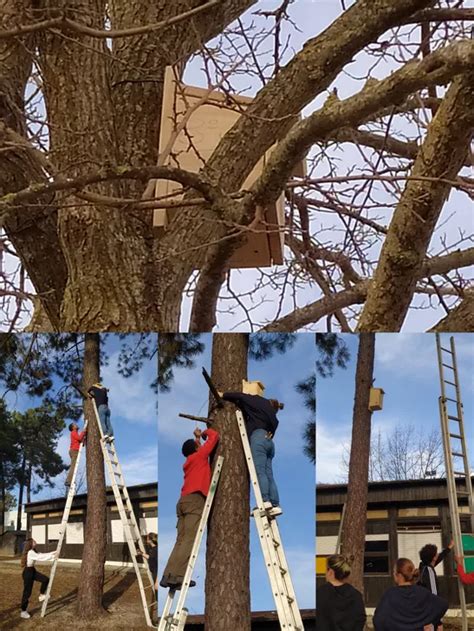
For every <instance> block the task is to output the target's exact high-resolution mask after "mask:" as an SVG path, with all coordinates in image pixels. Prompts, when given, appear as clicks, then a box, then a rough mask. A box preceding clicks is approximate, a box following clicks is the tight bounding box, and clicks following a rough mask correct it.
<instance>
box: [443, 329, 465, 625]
mask: <svg viewBox="0 0 474 631" xmlns="http://www.w3.org/2000/svg"><path fill="white" fill-rule="evenodd" d="M449 342H450V346H449V348H446V347H444V346H442V342H441V336H440V334H439V333H436V350H437V354H438V368H439V379H440V386H441V396H440V397H439V412H440V420H441V432H442V436H443V449H444V460H445V466H446V480H447V486H448V499H449V513H450V519H451V529H452V533H453V540H454V547H455V550H456V552H457V553H458V554H462V551H463V548H462V536H461V535H462V533H461V517H460V515H461V506H460V499H461V497H462V498H465V497H467V499H468V505H469V513H470V519H471V532H472V533H474V498H473V495H472V483H471V475H470V469H469V458H468V453H467V443H466V436H465V432H464V415H463V405H462V401H461V387H460V384H459V375H458V367H457V362H456V349H455V345H454V337H452V336H451V337H450V339H449ZM446 373H447V374H446ZM456 478H458V479H459V478H461V479H462V481H463V482H464V484H465V486H464V489H462V490H461V489H459V488H458V486H457V485H456ZM458 588H459V602H460V606H461V612H462V631H468V620H467V604H466V592H465V589H464V585H463V583H462V582H461V580H460V579H459V577H458Z"/></svg>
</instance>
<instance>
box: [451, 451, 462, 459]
mask: <svg viewBox="0 0 474 631" xmlns="http://www.w3.org/2000/svg"><path fill="white" fill-rule="evenodd" d="M451 455H452V456H457V457H458V458H464V454H462V453H459V451H452V452H451Z"/></svg>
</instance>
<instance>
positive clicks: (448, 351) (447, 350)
mask: <svg viewBox="0 0 474 631" xmlns="http://www.w3.org/2000/svg"><path fill="white" fill-rule="evenodd" d="M440 349H441V350H442V351H444V352H445V353H449V354H450V355H452V354H453V351H450V350H449V349H448V348H444V347H443V346H440Z"/></svg>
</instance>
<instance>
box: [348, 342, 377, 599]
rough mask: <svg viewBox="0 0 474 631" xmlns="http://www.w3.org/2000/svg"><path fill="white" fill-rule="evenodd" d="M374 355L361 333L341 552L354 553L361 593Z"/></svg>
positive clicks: (354, 581)
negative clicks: (370, 398) (370, 396)
mask: <svg viewBox="0 0 474 631" xmlns="http://www.w3.org/2000/svg"><path fill="white" fill-rule="evenodd" d="M374 355H375V334H374V333H361V334H360V335H359V350H358V354H357V368H356V383H355V397H354V411H353V419H352V442H351V455H350V460H349V481H348V486H347V502H346V510H345V515H344V523H343V526H342V534H341V552H342V554H345V555H353V556H354V561H353V563H352V573H351V583H352V584H353V585H354V587H355V588H356V589H358V590H359V591H360V592H362V594H363V593H364V550H365V530H366V522H367V496H368V483H369V461H370V430H371V417H372V413H371V412H370V411H369V395H370V388H371V386H372V381H373V370H374Z"/></svg>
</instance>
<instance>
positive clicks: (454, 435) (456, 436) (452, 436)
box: [450, 434, 462, 440]
mask: <svg viewBox="0 0 474 631" xmlns="http://www.w3.org/2000/svg"><path fill="white" fill-rule="evenodd" d="M450 436H451V438H459V439H460V440H462V436H461V435H460V434H450Z"/></svg>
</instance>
